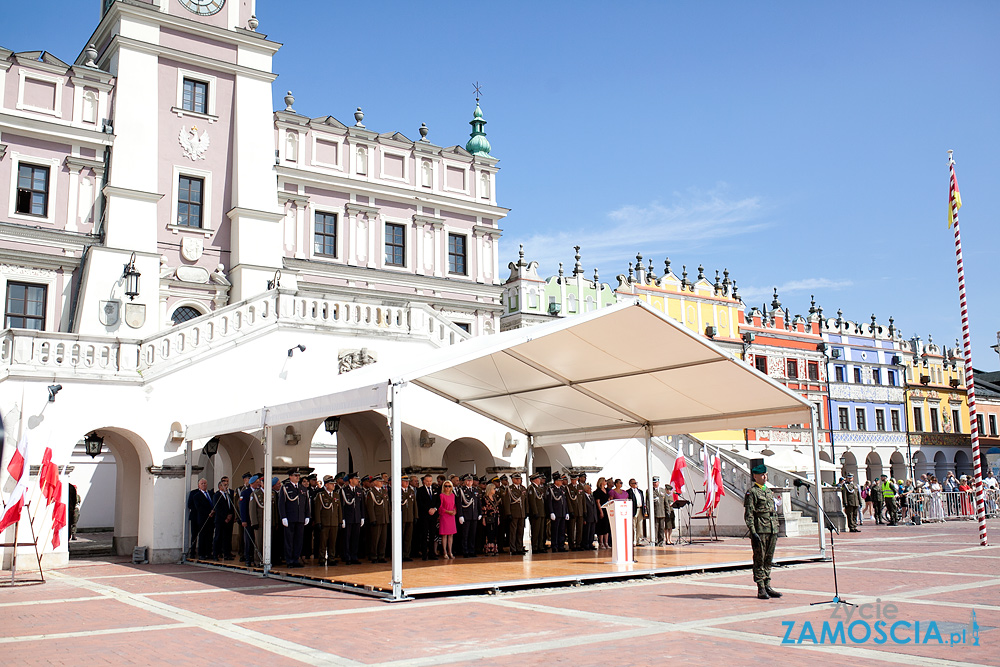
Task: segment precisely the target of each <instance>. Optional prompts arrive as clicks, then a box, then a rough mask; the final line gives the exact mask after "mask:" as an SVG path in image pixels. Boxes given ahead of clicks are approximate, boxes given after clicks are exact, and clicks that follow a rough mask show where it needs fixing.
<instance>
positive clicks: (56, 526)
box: [52, 466, 66, 549]
mask: <svg viewBox="0 0 1000 667" xmlns="http://www.w3.org/2000/svg"><path fill="white" fill-rule="evenodd" d="M53 467H55V466H53ZM54 491H55V493H54V494H53V498H55V503H56V505H55V507H53V508H52V548H53V549H56V548H58V547H59V544H60V540H59V531H61V530H62V529H63V528H65V527H66V503H64V502H63V501H62V481H60V480H59V479H58V478H56V486H55V489H54Z"/></svg>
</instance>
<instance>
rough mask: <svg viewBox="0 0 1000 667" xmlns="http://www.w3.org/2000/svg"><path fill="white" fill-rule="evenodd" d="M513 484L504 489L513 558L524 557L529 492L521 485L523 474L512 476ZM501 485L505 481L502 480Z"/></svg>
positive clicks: (508, 532) (505, 511)
mask: <svg viewBox="0 0 1000 667" xmlns="http://www.w3.org/2000/svg"><path fill="white" fill-rule="evenodd" d="M511 481H512V484H511V485H510V486H506V487H502V488H504V489H505V491H504V494H503V496H502V500H503V508H504V514H505V515H506V516H507V535H508V540H509V546H510V555H511V556H523V555H524V554H526V553H527V552H526V551H525V550H524V519H525V517H526V516H527V509H528V508H527V504H528V502H527V498H526V494H527V490H526V489H525V488H524V485H523V484H521V473H519V472H515V473H514V474H513V475H511ZM501 483H503V480H502V479H501Z"/></svg>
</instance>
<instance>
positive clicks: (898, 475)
mask: <svg viewBox="0 0 1000 667" xmlns="http://www.w3.org/2000/svg"><path fill="white" fill-rule="evenodd" d="M889 476H890V477H892V478H893V479H894V480H896V481H899V480H901V479H906V478H907V477H908V476H909V475H908V474H907V471H906V460H905V459H903V455H902V454H901V453H900V452H893V453H892V455H891V456H889Z"/></svg>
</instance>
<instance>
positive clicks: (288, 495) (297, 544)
mask: <svg viewBox="0 0 1000 667" xmlns="http://www.w3.org/2000/svg"><path fill="white" fill-rule="evenodd" d="M310 509H311V508H310V502H309V490H308V489H307V488H303V487H302V486H300V485H299V471H298V470H295V469H294V468H293V469H292V470H289V471H288V479H287V480H286V481H285V483H284V484H282V485H281V489H279V490H278V516H279V517H280V518H281V525H282V526H284V527H285V563H286V564H287V565H288V567H303V565H302V561H301V558H302V537H303V534H304V532H305V528H306V526H308V525H309V515H310Z"/></svg>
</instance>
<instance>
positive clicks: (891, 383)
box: [889, 371, 896, 387]
mask: <svg viewBox="0 0 1000 667" xmlns="http://www.w3.org/2000/svg"><path fill="white" fill-rule="evenodd" d="M889 386H890V387H895V386H896V371H889Z"/></svg>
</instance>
